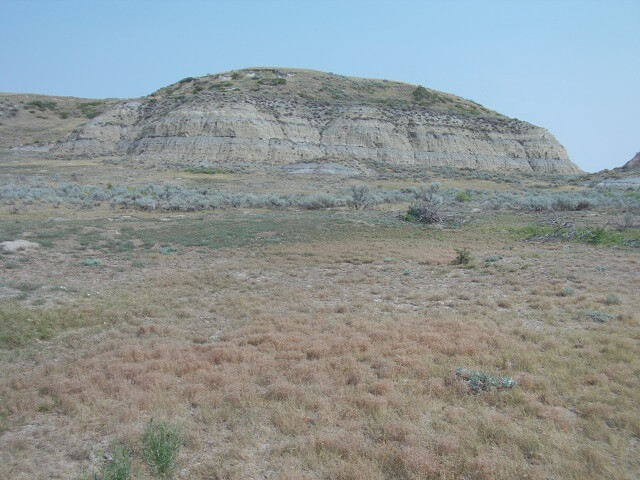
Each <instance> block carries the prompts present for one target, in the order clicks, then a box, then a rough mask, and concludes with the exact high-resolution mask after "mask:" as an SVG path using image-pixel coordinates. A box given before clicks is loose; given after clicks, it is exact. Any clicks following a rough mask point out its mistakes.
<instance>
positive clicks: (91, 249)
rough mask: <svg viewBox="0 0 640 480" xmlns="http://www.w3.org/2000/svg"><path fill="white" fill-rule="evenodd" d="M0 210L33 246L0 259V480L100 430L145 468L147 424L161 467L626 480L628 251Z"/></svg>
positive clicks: (158, 215)
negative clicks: (155, 428) (152, 426)
mask: <svg viewBox="0 0 640 480" xmlns="http://www.w3.org/2000/svg"><path fill="white" fill-rule="evenodd" d="M62 168H64V167H62ZM79 171H81V172H85V171H83V170H82V169H80V170H79ZM114 171H115V172H118V170H117V169H116V168H115V167H114ZM83 174H86V175H89V169H87V170H86V173H83ZM151 174H152V175H164V174H165V173H163V172H151ZM12 175H15V173H12ZM61 175H63V173H61ZM219 177H220V176H216V177H215V178H219ZM223 177H224V176H223ZM240 177H241V176H240V175H235V174H233V175H229V176H228V180H227V181H228V182H231V183H233V182H240V181H241V180H238V179H239V178H240ZM251 178H252V180H251V181H255V182H256V183H259V184H260V186H261V187H262V188H265V189H269V188H273V189H277V188H279V187H278V185H274V184H270V183H269V180H268V178H267V177H251ZM201 181H204V180H201ZM220 181H222V180H220ZM314 181H315V180H312V179H306V180H305V179H301V180H300V182H299V183H298V188H304V187H307V188H308V185H307V184H305V183H304V182H309V184H311V185H312V184H313V182H314ZM456 181H459V182H462V180H456ZM260 182H262V183H260ZM318 182H320V180H318ZM387 207H389V206H387ZM392 207H393V206H390V207H389V208H392ZM2 208H3V209H4V210H3V211H2V219H1V221H2V226H1V227H0V233H1V234H2V236H3V238H2V239H6V238H9V237H12V238H17V237H20V238H26V239H30V240H33V241H36V242H40V243H41V245H42V246H41V247H40V248H38V249H35V250H31V251H25V252H20V253H15V254H10V255H2V256H1V257H0V299H1V301H2V303H1V304H0V368H1V369H2V372H3V374H2V376H1V377H0V478H12V479H49V478H65V479H66V478H72V479H73V478H78V479H79V478H82V473H83V470H84V471H85V472H91V471H92V469H96V470H97V469H98V468H99V466H100V465H102V464H104V463H105V462H107V461H108V459H107V458H106V457H105V453H106V452H108V451H109V449H110V445H112V444H113V442H114V441H116V442H118V444H120V445H124V446H126V447H127V449H128V451H129V452H130V454H131V462H132V469H133V478H139V479H145V478H154V477H152V476H151V470H150V469H149V468H147V467H146V464H145V461H144V452H143V449H142V446H141V438H142V437H143V433H144V431H145V427H146V426H147V425H148V422H149V420H150V419H151V418H154V419H160V420H166V421H169V422H173V423H174V424H176V425H180V430H181V432H182V435H183V445H182V448H181V449H180V453H179V456H178V459H177V469H176V471H175V477H176V478H179V479H187V478H189V479H191V478H197V479H200V478H202V479H246V478H254V479H258V478H272V479H363V480H364V479H367V480H369V479H376V478H380V479H382V478H386V479H396V478H400V479H402V478H406V479H410V478H411V479H414V478H415V479H418V478H420V479H428V478H434V479H494V478H495V479H514V478H531V479H549V478H556V479H596V478H603V479H604V478H606V479H633V478H638V476H639V475H640V460H639V459H640V455H638V449H639V448H640V444H639V442H640V413H639V412H638V405H640V323H639V321H640V318H638V314H637V312H638V311H640V297H639V296H638V294H637V292H638V290H639V287H640V273H639V268H638V265H639V263H638V262H639V261H640V254H639V252H638V249H637V248H636V247H633V246H598V245H586V244H581V243H578V242H568V241H563V240H561V239H556V240H554V239H551V240H549V241H528V240H526V239H524V238H523V235H522V234H521V233H520V232H521V231H522V230H521V229H522V228H523V227H525V226H527V225H530V224H531V223H534V222H535V220H536V218H537V217H535V216H534V214H533V213H523V214H519V215H515V214H506V213H501V214H496V215H494V214H492V212H479V213H477V214H476V215H475V216H473V217H472V218H471V219H470V220H469V221H467V222H461V223H450V224H445V225H444V226H442V225H440V226H422V225H414V224H410V223H407V222H403V221H401V220H399V219H398V218H397V214H396V212H390V213H389V212H386V211H385V210H384V209H382V208H378V209H376V208H371V209H367V210H365V211H356V210H353V209H339V210H334V211H311V212H309V211H302V212H299V211H296V210H292V209H288V210H282V211H279V210H276V211H274V210H269V211H265V210H251V209H236V210H228V211H224V212H204V213H203V212H200V213H185V214H176V213H171V212H155V213H152V212H141V211H139V210H112V209H110V208H109V207H107V206H101V207H96V208H94V209H93V210H74V209H73V207H67V206H65V205H62V206H59V207H58V208H55V209H54V208H52V207H51V206H47V205H40V206H27V207H26V208H25V209H23V210H20V211H19V212H18V213H14V214H11V213H10V206H5V207H2ZM398 208H399V207H398ZM403 208H405V209H406V206H403ZM461 208H462V207H461ZM572 215H573V216H568V217H567V218H570V219H571V220H572V221H575V222H578V223H579V222H591V223H597V224H604V222H605V221H606V219H608V218H610V216H611V212H604V211H596V210H590V211H588V212H573V213H572ZM53 217H57V218H56V219H52V218H53ZM456 248H458V249H461V248H467V249H468V250H469V252H470V253H471V256H472V257H473V260H472V261H471V263H470V264H467V265H454V264H453V261H454V260H455V258H456V251H455V249H456ZM87 259H94V260H95V259H100V260H101V261H100V262H85V260H87ZM457 367H462V368H468V369H473V370H481V371H486V372H489V373H491V374H494V375H499V376H507V377H510V378H513V379H514V380H515V381H516V386H515V387H514V388H510V389H501V390H496V389H490V390H488V391H482V390H481V391H477V392H476V391H474V390H473V389H471V388H470V386H469V385H468V384H467V383H466V382H465V381H464V380H463V379H461V378H460V377H458V376H456V375H455V370H456V368H457Z"/></svg>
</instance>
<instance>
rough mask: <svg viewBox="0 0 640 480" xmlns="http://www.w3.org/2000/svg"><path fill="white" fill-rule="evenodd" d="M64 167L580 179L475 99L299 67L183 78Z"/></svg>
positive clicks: (111, 115) (541, 135)
mask: <svg viewBox="0 0 640 480" xmlns="http://www.w3.org/2000/svg"><path fill="white" fill-rule="evenodd" d="M51 154H52V155H55V156H57V157H69V156H125V155H126V156H133V157H139V158H143V159H148V160H149V161H152V162H155V163H158V164H162V163H165V162H167V163H168V162H175V161H181V162H194V163H202V162H211V163H232V162H256V163H265V164H289V163H296V162H300V161H311V160H319V159H322V160H330V161H341V160H342V161H343V160H356V161H357V160H370V159H373V160H378V161H384V162H389V163H400V164H417V165H425V166H453V167H461V168H462V167H464V168H478V169H488V170H492V169H508V170H517V171H523V172H531V171H534V172H560V173H576V172H579V171H580V169H579V168H578V167H577V166H575V165H574V164H573V163H572V162H571V161H570V160H569V158H568V156H567V153H566V151H565V149H564V148H563V147H562V145H560V144H559V143H558V142H557V141H556V139H555V138H554V137H553V136H552V135H551V134H550V133H549V132H547V131H546V130H544V129H542V128H539V127H536V126H533V125H531V124H529V123H526V122H522V121H519V120H515V119H510V118H508V117H505V116H502V115H500V114H498V113H496V112H492V111H490V110H488V109H485V108H484V107H482V106H480V105H478V104H475V103H474V102H471V101H469V100H464V99H461V98H459V97H455V96H453V95H449V94H445V93H442V92H435V91H433V90H427V89H424V88H422V87H416V86H415V85H408V84H403V83H397V82H388V81H384V80H367V79H357V78H349V77H342V76H339V75H333V74H325V73H320V72H313V71H306V70H292V69H247V70H239V71H236V72H231V73H228V74H221V75H208V76H205V77H200V78H197V79H190V78H188V79H184V80H182V81H181V82H178V83H177V84H174V85H171V86H169V87H166V88H163V89H161V90H159V91H157V92H155V93H154V94H152V95H150V96H148V97H145V98H141V99H136V100H129V101H121V102H119V103H117V104H115V105H114V106H112V108H110V109H108V110H106V111H105V112H104V113H102V114H101V115H99V116H97V117H95V118H94V119H92V120H91V121H90V122H88V123H86V124H84V125H82V126H80V127H79V128H77V129H75V130H74V131H73V132H72V133H71V134H70V135H69V136H68V137H67V138H66V139H65V140H63V141H61V142H59V143H58V144H57V145H56V146H55V147H54V148H53V149H52V152H51Z"/></svg>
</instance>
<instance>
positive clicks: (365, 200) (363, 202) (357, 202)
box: [350, 185, 371, 210]
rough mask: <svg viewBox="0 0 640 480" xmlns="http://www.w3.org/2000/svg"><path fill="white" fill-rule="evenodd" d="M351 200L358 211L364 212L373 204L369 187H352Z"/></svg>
mask: <svg viewBox="0 0 640 480" xmlns="http://www.w3.org/2000/svg"><path fill="white" fill-rule="evenodd" d="M351 198H352V200H351V202H350V203H351V205H352V206H353V207H354V208H355V209H356V210H364V209H365V208H367V206H368V205H369V204H370V203H371V196H370V195H369V187H367V186H366V185H352V186H351Z"/></svg>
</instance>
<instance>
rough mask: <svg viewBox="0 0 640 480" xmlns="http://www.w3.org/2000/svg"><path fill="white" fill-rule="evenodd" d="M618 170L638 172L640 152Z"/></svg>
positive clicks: (639, 169) (639, 170) (639, 168)
mask: <svg viewBox="0 0 640 480" xmlns="http://www.w3.org/2000/svg"><path fill="white" fill-rule="evenodd" d="M620 170H622V171H623V172H634V173H640V152H638V153H636V155H635V156H634V157H633V158H632V159H631V160H629V161H628V162H627V163H625V164H624V165H623V166H622V167H620Z"/></svg>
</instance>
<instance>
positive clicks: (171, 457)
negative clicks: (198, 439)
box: [142, 419, 182, 479]
mask: <svg viewBox="0 0 640 480" xmlns="http://www.w3.org/2000/svg"><path fill="white" fill-rule="evenodd" d="M181 443H182V435H181V433H180V427H178V425H172V424H170V423H167V422H154V421H153V419H151V420H150V421H149V423H148V425H147V428H146V429H145V431H144V434H143V436H142V444H143V447H144V456H145V458H146V460H147V463H148V464H149V468H150V469H151V470H152V472H153V473H154V474H155V475H157V476H158V477H160V478H163V479H169V478H171V477H172V476H173V473H174V471H175V468H176V459H177V457H178V451H179V450H180V444H181Z"/></svg>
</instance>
